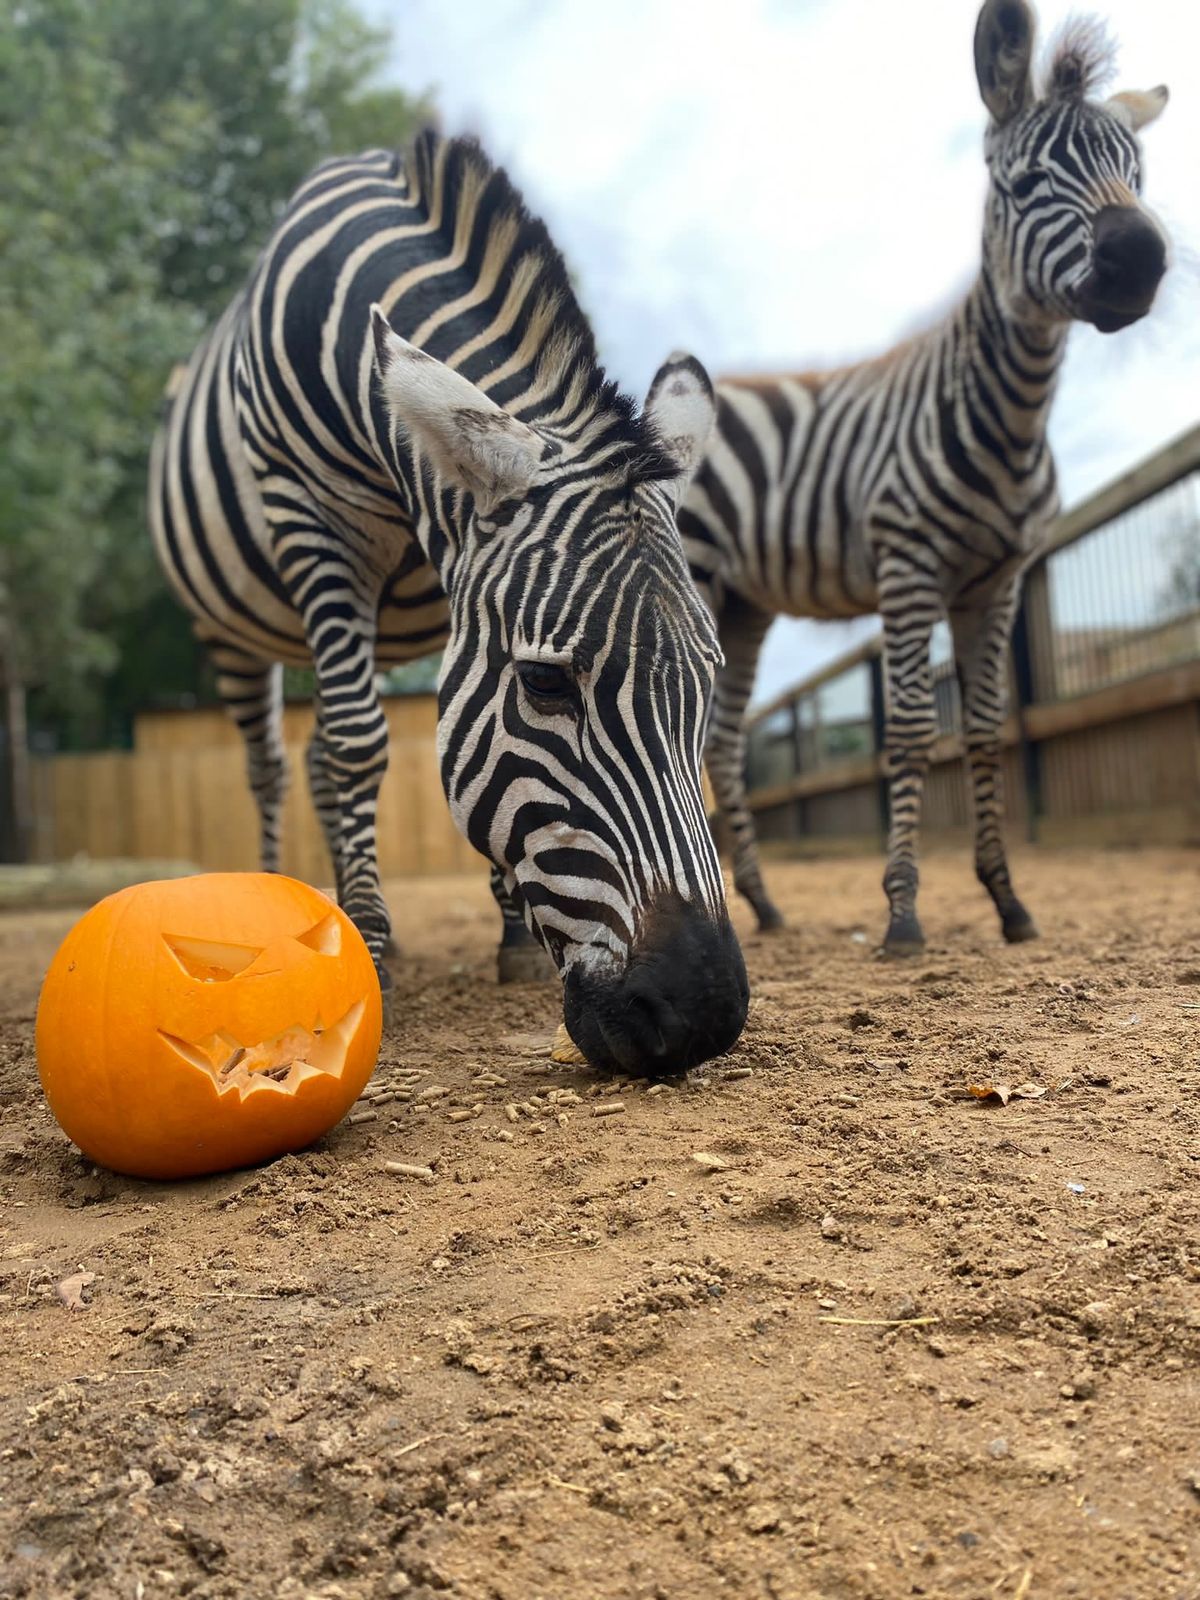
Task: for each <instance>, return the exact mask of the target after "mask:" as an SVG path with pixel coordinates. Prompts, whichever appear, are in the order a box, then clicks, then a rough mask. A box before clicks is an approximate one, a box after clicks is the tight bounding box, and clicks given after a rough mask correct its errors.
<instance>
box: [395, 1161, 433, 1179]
mask: <svg viewBox="0 0 1200 1600" xmlns="http://www.w3.org/2000/svg"><path fill="white" fill-rule="evenodd" d="M383 1170H384V1171H385V1172H391V1173H393V1174H394V1175H395V1176H396V1177H397V1178H432V1177H433V1168H432V1167H417V1166H413V1164H412V1163H411V1162H408V1161H385V1162H384V1163H383Z"/></svg>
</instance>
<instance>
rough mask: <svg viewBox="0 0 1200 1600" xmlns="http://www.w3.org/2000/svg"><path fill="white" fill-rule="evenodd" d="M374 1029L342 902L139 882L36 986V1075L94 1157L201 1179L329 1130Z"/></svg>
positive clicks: (371, 977) (251, 883) (223, 877)
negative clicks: (203, 1176)
mask: <svg viewBox="0 0 1200 1600" xmlns="http://www.w3.org/2000/svg"><path fill="white" fill-rule="evenodd" d="M381 1030H382V1000H381V996H380V992H379V980H378V978H377V976H376V973H375V967H374V964H373V962H372V960H371V956H370V953H369V951H368V950H367V947H366V945H365V943H364V942H363V939H362V936H361V934H360V933H359V932H358V929H357V928H355V926H354V924H353V923H352V922H351V921H350V919H349V917H347V916H346V914H345V912H343V911H341V910H340V909H339V908H338V907H337V906H336V905H334V904H333V903H332V901H330V900H329V899H327V898H326V896H325V895H323V894H322V893H321V892H320V891H319V890H317V889H313V888H311V887H310V886H309V885H308V884H305V883H299V882H297V881H296V880H295V879H294V878H285V877H282V876H280V875H278V874H276V873H266V872H214V873H206V874H203V875H200V876H197V877H192V878H174V879H168V880H166V881H164V882H160V883H142V884H135V885H134V886H133V887H132V888H129V889H122V890H120V891H119V892H118V893H117V894H113V895H109V897H108V898H107V899H106V900H102V901H100V902H99V904H98V905H95V906H93V907H92V909H91V910H90V911H88V912H87V913H86V914H85V915H84V916H83V917H81V918H80V920H79V921H78V922H77V923H76V924H75V926H74V927H73V928H72V929H71V931H70V933H69V934H68V935H67V937H66V939H65V940H64V941H63V943H62V945H61V947H60V948H59V950H58V953H57V954H56V955H55V957H54V960H53V961H52V962H51V963H50V969H49V971H48V972H47V974H46V980H45V982H44V984H43V985H42V993H41V998H40V1000H39V1002H38V1013H37V1035H36V1037H37V1060H38V1074H39V1076H40V1078H41V1080H42V1088H43V1089H44V1090H45V1094H46V1099H47V1100H48V1101H49V1102H50V1109H51V1110H52V1111H53V1113H54V1115H55V1117H56V1118H57V1119H58V1122H59V1124H60V1126H61V1127H62V1129H63V1131H64V1132H65V1133H66V1134H67V1135H68V1136H69V1137H70V1138H71V1139H73V1140H74V1141H75V1143H76V1144H77V1145H78V1146H79V1148H80V1149H81V1150H82V1151H83V1152H84V1154H85V1155H87V1156H90V1157H91V1159H92V1160H93V1161H98V1162H100V1163H101V1164H102V1165H104V1166H106V1167H112V1168H114V1169H115V1170H116V1171H118V1172H125V1173H129V1174H130V1175H132V1176H134V1177H139V1178H187V1177H197V1176H199V1175H201V1174H204V1173H211V1172H224V1171H227V1170H228V1169H229V1168H231V1167H243V1166H250V1165H252V1164H253V1163H255V1162H259V1161H265V1160H267V1159H269V1158H270V1157H272V1156H278V1155H282V1154H284V1153H285V1152H286V1151H289V1150H300V1149H303V1148H304V1147H305V1146H306V1145H309V1144H311V1143H312V1142H313V1140H314V1139H317V1138H319V1137H320V1136H321V1135H322V1134H323V1133H326V1132H328V1130H329V1129H330V1128H332V1127H333V1125H334V1124H335V1123H336V1122H338V1121H340V1120H341V1118H342V1117H343V1116H344V1115H345V1113H346V1112H347V1110H348V1109H349V1107H350V1106H351V1105H352V1103H353V1102H354V1101H355V1100H356V1099H357V1098H358V1096H359V1094H360V1093H361V1092H362V1089H363V1087H364V1085H365V1084H366V1082H367V1080H368V1078H369V1077H370V1076H371V1072H372V1070H373V1069H374V1066H375V1060H376V1057H377V1056H378V1054H379V1041H380V1034H381Z"/></svg>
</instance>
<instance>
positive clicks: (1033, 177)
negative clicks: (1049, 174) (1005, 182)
mask: <svg viewBox="0 0 1200 1600" xmlns="http://www.w3.org/2000/svg"><path fill="white" fill-rule="evenodd" d="M1045 176H1046V174H1045V173H1044V172H1023V173H1022V174H1021V176H1020V177H1019V178H1014V179H1013V181H1012V183H1011V184H1009V188H1008V192H1009V193H1010V194H1011V195H1012V197H1013V199H1014V200H1028V199H1029V197H1030V196H1031V195H1032V194H1033V191H1034V190H1035V189H1036V188H1037V186H1038V184H1039V183H1041V182H1042V181H1043V180H1044V179H1045Z"/></svg>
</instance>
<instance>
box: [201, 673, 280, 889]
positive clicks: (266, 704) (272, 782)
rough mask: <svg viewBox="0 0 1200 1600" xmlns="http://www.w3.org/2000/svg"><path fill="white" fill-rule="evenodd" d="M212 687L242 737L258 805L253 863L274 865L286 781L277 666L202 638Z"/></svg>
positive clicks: (271, 869)
mask: <svg viewBox="0 0 1200 1600" xmlns="http://www.w3.org/2000/svg"><path fill="white" fill-rule="evenodd" d="M208 653H209V656H210V658H211V660H212V664H213V668H214V670H215V671H216V675H217V693H218V694H219V695H220V696H221V699H222V701H223V703H224V705H225V709H226V710H227V711H228V712H229V714H230V716H231V717H232V718H233V720H234V722H236V723H237V726H238V728H239V729H240V731H241V735H242V738H243V739H244V740H245V742H246V775H247V777H248V778H249V780H250V792H251V794H252V795H253V796H254V803H255V805H256V806H257V807H258V823H259V847H258V859H259V864H260V865H261V867H262V870H263V871H264V872H278V871H279V842H280V834H281V831H282V822H283V800H284V796H285V794H286V793H287V786H288V765H287V756H286V755H285V754H284V749H283V668H282V667H281V666H279V664H278V663H277V662H271V661H262V660H260V659H259V658H258V657H257V656H251V655H247V654H246V653H245V652H244V651H241V650H238V649H236V648H235V647H234V646H232V645H224V644H214V643H210V644H208Z"/></svg>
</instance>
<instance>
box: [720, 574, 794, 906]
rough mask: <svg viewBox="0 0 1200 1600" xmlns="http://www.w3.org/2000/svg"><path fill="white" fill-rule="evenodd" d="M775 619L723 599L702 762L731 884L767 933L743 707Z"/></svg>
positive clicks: (768, 900) (731, 598) (740, 602)
mask: <svg viewBox="0 0 1200 1600" xmlns="http://www.w3.org/2000/svg"><path fill="white" fill-rule="evenodd" d="M774 620H775V619H774V617H772V616H770V615H769V614H768V613H767V612H765V611H760V610H759V609H758V607H757V606H752V605H750V603H749V602H748V601H745V600H739V599H737V598H736V597H734V596H729V597H727V598H726V600H725V603H724V605H723V606H722V608H721V610H720V612H719V614H718V617H717V633H718V636H719V638H720V641H721V649H722V650H723V651H724V654H725V665H724V666H723V667H722V668H721V670H720V671H719V672H718V674H717V683H716V690H715V692H714V695H713V709H712V721H711V722H710V724H709V729H708V743H707V747H706V749H705V761H706V764H707V766H708V776H709V779H710V781H711V783H712V786H713V794H714V796H715V797H716V802H717V809H718V811H719V812H720V814H721V816H722V817H723V818H724V819H725V822H726V823H727V824H728V827H729V831H730V834H731V836H732V839H733V881H734V885H735V887H736V888H737V890H738V892H739V893H740V894H743V895H745V897H746V899H747V900H748V901H749V902H750V904H751V906H752V907H753V908H754V915H755V916H756V917H757V918H758V925H759V927H760V928H761V929H762V930H763V931H764V932H765V931H766V930H768V929H771V928H779V927H782V926H783V917H782V915H781V914H780V912H779V910H778V908H777V907H776V906H775V904H774V902H773V901H772V900H771V898H770V896H769V895H768V894H767V891H766V888H765V887H764V885H763V879H762V868H761V866H760V865H759V859H758V840H757V838H756V837H755V832H754V817H753V815H752V814H751V812H750V809H749V807H748V806H747V804H746V707H747V705H748V704H749V702H750V696H751V694H753V692H754V674H755V671H756V670H757V667H758V655H759V651H760V650H761V649H762V643H763V640H764V639H765V638H766V636H767V629H768V628H769V627H770V626H771V624H772V622H774Z"/></svg>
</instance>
